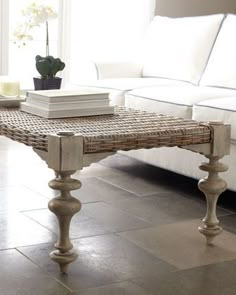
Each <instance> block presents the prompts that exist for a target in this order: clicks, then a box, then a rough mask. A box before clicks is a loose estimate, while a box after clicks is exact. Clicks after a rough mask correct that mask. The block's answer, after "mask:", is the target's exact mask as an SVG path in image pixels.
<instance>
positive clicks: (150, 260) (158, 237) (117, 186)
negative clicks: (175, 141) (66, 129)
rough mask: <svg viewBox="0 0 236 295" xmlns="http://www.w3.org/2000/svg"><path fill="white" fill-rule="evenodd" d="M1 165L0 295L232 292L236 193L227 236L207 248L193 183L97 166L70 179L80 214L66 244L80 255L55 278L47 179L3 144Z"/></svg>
mask: <svg viewBox="0 0 236 295" xmlns="http://www.w3.org/2000/svg"><path fill="white" fill-rule="evenodd" d="M0 159H1V165H0V194H1V198H0V263H1V275H0V295H28V294H29V295H60V294H61V295H67V294H74V295H76V294H77V295H199V294H201V295H211V294H212V295H231V294H232V295H235V294H236V280H235V278H236V201H235V200H234V198H235V194H236V193H234V192H230V191H227V192H226V193H224V194H223V196H222V197H221V199H220V202H219V206H218V216H220V220H221V223H222V225H223V226H224V229H225V231H224V233H223V234H222V235H221V236H219V237H218V238H217V240H216V242H215V245H214V246H213V247H206V246H205V244H204V238H203V237H202V235H200V234H199V233H198V230H197V226H198V225H200V224H201V220H200V219H201V218H202V217H203V216H204V214H205V200H204V197H203V195H202V193H201V192H199V191H198V189H197V182H196V181H195V180H192V179H188V178H185V177H182V176H180V175H176V174H174V173H171V172H168V171H165V170H162V169H158V168H156V167H152V166H150V165H146V164H143V163H141V162H138V161H136V160H132V159H131V158H128V157H126V156H122V155H119V154H117V155H115V156H113V157H110V158H107V159H105V160H103V161H101V162H99V163H97V164H93V165H91V166H90V167H88V168H86V169H84V170H82V171H80V172H77V173H76V177H78V178H79V179H80V180H81V181H82V184H83V186H82V188H81V189H80V190H79V191H77V192H74V196H76V197H78V198H79V199H80V200H81V202H82V204H83V206H82V210H81V212H80V213H79V214H78V215H76V216H75V217H74V218H73V221H72V225H71V238H72V239H73V244H74V247H75V249H76V250H77V251H78V253H79V257H78V260H77V261H76V262H75V263H73V264H72V265H71V267H70V269H69V273H68V275H60V274H59V272H58V268H57V265H56V264H55V263H53V262H52V261H51V260H50V259H49V257H48V253H49V252H50V251H51V250H52V249H53V243H54V241H55V240H56V234H57V223H56V219H55V217H54V216H53V214H52V213H50V211H49V210H48V209H47V203H48V200H49V199H50V198H52V197H53V196H55V194H56V193H55V192H53V191H52V190H51V189H50V188H49V187H48V185H47V183H48V181H49V180H51V179H52V178H53V177H54V174H53V171H50V170H49V169H48V168H47V167H46V164H45V163H44V162H42V161H41V159H40V158H39V157H38V156H37V155H36V154H34V153H33V151H32V150H31V149H30V148H28V147H25V146H23V145H20V144H17V143H15V142H12V141H10V140H7V139H5V138H0ZM222 176H223V175H222Z"/></svg>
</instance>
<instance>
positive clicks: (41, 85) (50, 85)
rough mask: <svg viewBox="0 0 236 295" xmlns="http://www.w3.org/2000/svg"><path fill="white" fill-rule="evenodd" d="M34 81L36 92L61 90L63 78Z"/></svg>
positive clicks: (35, 79) (36, 79)
mask: <svg viewBox="0 0 236 295" xmlns="http://www.w3.org/2000/svg"><path fill="white" fill-rule="evenodd" d="M33 79H34V89H35V90H49V89H60V88H61V80H62V79H61V78H59V77H55V78H50V79H41V78H33Z"/></svg>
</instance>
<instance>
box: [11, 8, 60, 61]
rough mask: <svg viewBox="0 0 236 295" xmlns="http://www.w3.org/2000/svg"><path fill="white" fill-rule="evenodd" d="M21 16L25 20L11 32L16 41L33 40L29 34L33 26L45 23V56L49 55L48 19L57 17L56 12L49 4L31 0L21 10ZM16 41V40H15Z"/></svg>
mask: <svg viewBox="0 0 236 295" xmlns="http://www.w3.org/2000/svg"><path fill="white" fill-rule="evenodd" d="M21 14H22V16H24V17H25V22H24V23H23V24H21V25H19V27H18V28H17V29H16V30H15V31H14V32H13V36H14V38H15V40H16V41H17V42H23V45H25V42H26V41H30V40H33V37H32V35H30V34H29V31H31V30H32V29H33V28H35V27H37V26H40V25H41V24H43V23H45V24H46V56H48V55H49V33H48V21H49V20H51V19H54V18H56V17H57V13H56V12H55V11H54V10H53V8H52V7H51V6H48V5H43V4H38V3H37V2H32V3H31V4H29V5H28V6H27V7H26V8H24V9H23V10H22V11H21ZM15 43H16V42H15Z"/></svg>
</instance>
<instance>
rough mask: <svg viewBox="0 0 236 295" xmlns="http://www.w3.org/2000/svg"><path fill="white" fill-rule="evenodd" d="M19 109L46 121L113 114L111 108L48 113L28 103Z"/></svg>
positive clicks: (22, 104) (21, 105)
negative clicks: (46, 119)
mask: <svg viewBox="0 0 236 295" xmlns="http://www.w3.org/2000/svg"><path fill="white" fill-rule="evenodd" d="M20 109H21V111H24V112H27V113H30V114H34V115H37V116H40V117H44V118H48V119H56V118H69V117H84V116H98V115H108V114H114V107H113V106H108V107H102V108H84V109H70V110H59V111H58V110H57V111H49V110H48V109H45V108H42V107H35V106H34V105H31V104H29V103H28V102H22V103H21V104H20Z"/></svg>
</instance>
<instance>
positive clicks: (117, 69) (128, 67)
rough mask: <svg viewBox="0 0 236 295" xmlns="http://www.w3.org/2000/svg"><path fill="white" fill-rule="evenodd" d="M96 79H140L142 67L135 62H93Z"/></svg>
mask: <svg viewBox="0 0 236 295" xmlns="http://www.w3.org/2000/svg"><path fill="white" fill-rule="evenodd" d="M94 65H95V67H96V70H97V79H112V78H140V77H141V74H142V65H140V64H138V63H135V62H118V61H117V62H94Z"/></svg>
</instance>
